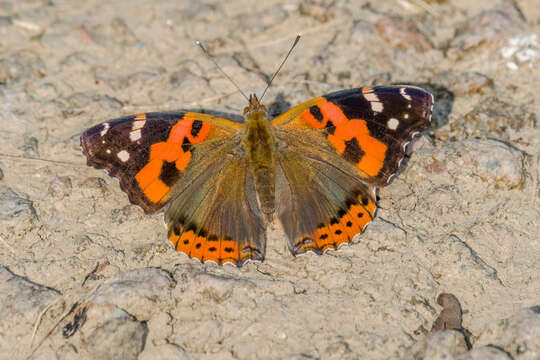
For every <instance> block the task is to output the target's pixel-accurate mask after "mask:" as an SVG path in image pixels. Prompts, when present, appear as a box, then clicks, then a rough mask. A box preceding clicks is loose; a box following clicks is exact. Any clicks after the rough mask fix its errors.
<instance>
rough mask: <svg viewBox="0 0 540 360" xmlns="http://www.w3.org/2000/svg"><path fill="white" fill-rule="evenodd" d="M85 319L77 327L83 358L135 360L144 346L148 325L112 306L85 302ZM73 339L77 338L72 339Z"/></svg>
mask: <svg viewBox="0 0 540 360" xmlns="http://www.w3.org/2000/svg"><path fill="white" fill-rule="evenodd" d="M87 306H88V311H87V321H86V323H85V324H84V325H83V326H81V328H80V329H79V333H80V337H81V339H82V344H81V349H80V350H82V351H83V352H85V353H86V354H85V356H81V357H82V358H88V359H96V360H105V359H137V357H138V356H139V354H140V353H141V352H142V350H143V349H144V345H145V342H146V337H147V334H148V328H147V326H146V323H144V322H140V321H137V320H136V319H135V318H134V317H133V316H131V315H130V314H128V313H126V312H125V311H124V310H122V309H120V308H117V307H115V306H113V305H110V304H107V305H99V304H92V303H88V304H87ZM74 341H77V338H75V340H74Z"/></svg>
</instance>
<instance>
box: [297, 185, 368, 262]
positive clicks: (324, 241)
mask: <svg viewBox="0 0 540 360" xmlns="http://www.w3.org/2000/svg"><path fill="white" fill-rule="evenodd" d="M375 208H376V205H375V202H374V201H373V199H371V198H369V197H367V195H364V196H362V195H359V196H358V197H357V198H356V199H354V200H353V201H352V203H349V204H348V208H347V210H346V211H345V210H341V211H340V212H339V213H338V214H336V216H335V217H333V218H332V219H330V221H329V222H328V223H327V224H321V225H320V226H319V227H318V228H317V230H315V232H313V233H312V234H304V235H302V236H300V237H299V238H298V239H297V243H296V244H295V245H294V246H293V253H294V254H295V255H299V254H303V253H305V252H307V251H313V252H315V253H317V254H321V253H323V252H324V251H326V250H328V249H335V248H338V247H339V246H340V245H341V244H344V243H349V242H351V240H352V238H353V237H354V236H355V235H356V234H359V233H361V232H362V231H363V230H364V229H365V227H366V225H367V224H368V223H370V222H371V220H372V219H373V215H374V213H375Z"/></svg>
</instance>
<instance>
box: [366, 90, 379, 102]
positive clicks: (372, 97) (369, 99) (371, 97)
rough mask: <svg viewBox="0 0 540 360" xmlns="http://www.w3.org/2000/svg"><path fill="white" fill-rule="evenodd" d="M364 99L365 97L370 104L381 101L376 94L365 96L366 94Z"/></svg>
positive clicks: (370, 93)
mask: <svg viewBox="0 0 540 360" xmlns="http://www.w3.org/2000/svg"><path fill="white" fill-rule="evenodd" d="M364 97H365V98H366V100H367V101H369V102H372V101H379V97H378V96H377V94H375V93H374V92H369V93H365V94H364Z"/></svg>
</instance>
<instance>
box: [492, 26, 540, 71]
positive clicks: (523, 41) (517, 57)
mask: <svg viewBox="0 0 540 360" xmlns="http://www.w3.org/2000/svg"><path fill="white" fill-rule="evenodd" d="M501 55H502V57H503V58H504V59H505V60H506V61H507V62H506V66H507V67H508V68H509V69H510V70H517V69H518V68H519V65H523V64H529V66H530V67H531V68H532V67H533V66H534V63H535V60H538V59H540V41H539V39H538V34H536V33H525V34H520V35H518V36H516V37H513V38H511V39H510V40H509V41H508V43H507V45H506V46H504V47H503V48H501Z"/></svg>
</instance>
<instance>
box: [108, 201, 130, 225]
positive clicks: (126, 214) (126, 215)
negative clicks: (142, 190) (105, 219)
mask: <svg viewBox="0 0 540 360" xmlns="http://www.w3.org/2000/svg"><path fill="white" fill-rule="evenodd" d="M133 209H134V207H133V206H132V205H126V206H124V207H122V208H120V209H114V210H113V211H112V213H111V220H112V221H113V222H114V223H116V224H123V223H125V222H126V221H128V220H130V219H133V218H134V217H135V212H134V211H133Z"/></svg>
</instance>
